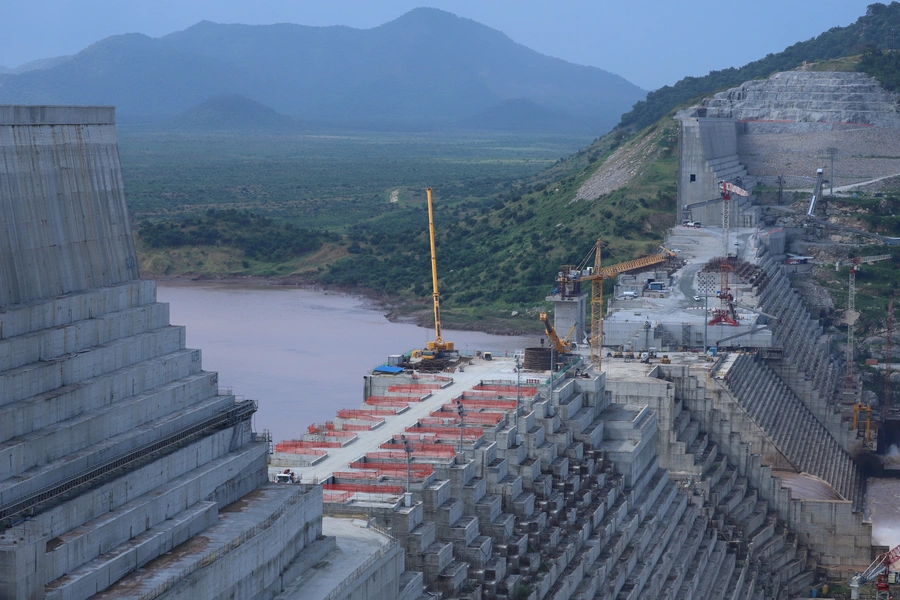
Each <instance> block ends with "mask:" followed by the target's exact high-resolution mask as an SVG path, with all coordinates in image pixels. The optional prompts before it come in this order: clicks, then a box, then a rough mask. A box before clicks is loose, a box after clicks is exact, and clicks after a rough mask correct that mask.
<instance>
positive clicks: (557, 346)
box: [540, 312, 575, 354]
mask: <svg viewBox="0 0 900 600" xmlns="http://www.w3.org/2000/svg"><path fill="white" fill-rule="evenodd" d="M540 318H541V323H543V324H544V331H545V332H546V333H547V337H548V338H549V339H550V343H551V344H553V349H554V350H556V351H557V352H559V353H560V354H563V353H566V352H569V346H568V345H567V344H566V342H565V341H564V340H561V339H559V336H558V335H557V334H556V329H555V328H554V327H553V325H551V324H550V319H548V318H547V313H544V312H542V313H541V317H540ZM572 329H573V330H574V329H575V326H574V325H573V326H572ZM571 334H572V331H569V335H571ZM566 339H568V336H566Z"/></svg>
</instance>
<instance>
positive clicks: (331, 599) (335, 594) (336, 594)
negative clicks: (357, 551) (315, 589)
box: [323, 539, 398, 600]
mask: <svg viewBox="0 0 900 600" xmlns="http://www.w3.org/2000/svg"><path fill="white" fill-rule="evenodd" d="M397 545H398V542H396V541H394V540H393V539H392V541H390V542H388V543H387V544H385V545H384V546H382V547H381V549H380V550H378V552H376V553H375V554H373V555H372V556H370V557H369V558H367V559H366V560H365V562H363V564H361V565H359V566H358V567H357V568H356V570H355V571H353V572H352V573H350V575H348V576H347V577H345V578H344V580H343V581H342V582H340V583H339V584H338V586H337V587H336V588H334V589H333V590H331V591H330V592H329V593H328V595H327V596H325V598H323V600H335V599H336V598H340V597H341V594H343V593H344V592H345V591H346V590H347V588H348V587H350V586H351V585H353V584H354V583H357V581H356V579H357V577H359V576H360V575H361V574H362V573H363V572H365V570H366V569H368V568H369V567H371V566H372V565H374V564H375V563H376V562H378V561H379V560H381V559H382V558H384V555H385V554H387V553H388V552H390V551H391V550H392V549H393V548H394V547H395V546H397Z"/></svg>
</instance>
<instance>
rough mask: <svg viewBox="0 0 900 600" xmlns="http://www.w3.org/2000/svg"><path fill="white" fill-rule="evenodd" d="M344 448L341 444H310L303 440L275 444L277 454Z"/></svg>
mask: <svg viewBox="0 0 900 600" xmlns="http://www.w3.org/2000/svg"><path fill="white" fill-rule="evenodd" d="M341 446H343V444H341V442H309V441H303V440H286V441H284V442H278V443H277V444H275V452H293V453H294V454H306V452H298V450H301V449H308V448H340V447H341Z"/></svg>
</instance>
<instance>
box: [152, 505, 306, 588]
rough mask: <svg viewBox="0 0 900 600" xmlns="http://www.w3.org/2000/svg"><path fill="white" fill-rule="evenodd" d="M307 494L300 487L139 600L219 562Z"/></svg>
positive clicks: (270, 524) (266, 527)
mask: <svg viewBox="0 0 900 600" xmlns="http://www.w3.org/2000/svg"><path fill="white" fill-rule="evenodd" d="M307 492H308V490H307V489H305V488H304V487H301V489H299V490H297V492H296V493H294V495H292V496H291V497H290V498H288V500H287V501H286V502H285V503H284V504H282V505H281V506H279V507H278V508H276V509H275V510H274V511H272V514H271V515H269V516H268V517H266V518H265V520H263V521H260V522H259V523H257V524H256V525H254V526H253V527H251V528H250V529H248V530H247V531H245V532H244V533H242V534H240V535H239V536H237V537H236V538H234V539H233V540H231V541H230V542H228V543H227V544H225V545H224V546H222V547H221V548H218V549H217V550H215V551H213V552H211V553H209V554H207V555H206V556H204V557H203V558H202V559H201V560H198V561H196V562H194V563H193V564H191V565H189V566H187V567H185V568H184V569H182V570H181V572H180V573H179V574H178V576H177V577H172V578H169V579H168V580H166V581H164V582H163V583H161V584H160V585H158V586H157V587H155V588H153V589H152V590H149V591H148V592H146V593H144V594H143V595H142V596H141V597H140V599H139V600H153V598H158V597H159V596H161V595H162V594H164V593H165V592H166V591H168V590H169V588H171V587H172V586H173V585H176V584H178V583H181V582H182V581H184V579H185V577H187V576H188V575H190V574H191V573H194V572H195V571H199V570H200V569H202V568H203V567H207V566H209V565H211V564H212V563H214V562H216V561H217V560H219V559H220V558H222V557H223V556H225V555H226V554H228V553H229V552H231V551H232V550H234V549H235V548H237V547H238V546H240V545H241V544H243V543H244V542H246V541H247V540H249V539H251V538H253V537H256V536H257V535H259V533H260V532H261V531H263V530H264V529H268V528H269V527H271V526H272V525H273V524H274V523H275V521H277V520H278V519H280V518H281V516H282V515H283V514H284V511H286V510H287V509H288V508H290V507H291V506H294V505H295V504H297V503H298V502H300V500H301V499H303V498H304V497H305V496H306V494H307Z"/></svg>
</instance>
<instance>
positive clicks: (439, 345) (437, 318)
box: [425, 188, 453, 356]
mask: <svg viewBox="0 0 900 600" xmlns="http://www.w3.org/2000/svg"><path fill="white" fill-rule="evenodd" d="M425 193H426V195H427V197H428V235H429V237H430V238H431V283H432V285H433V287H434V291H433V292H432V294H431V296H432V298H433V300H434V341H433V342H428V343H427V344H426V345H425V347H426V348H427V349H428V350H430V351H432V352H434V354H435V355H438V356H439V355H441V354H443V353H444V352H453V342H445V341H444V338H443V337H442V336H441V294H440V292H439V291H438V274H437V253H436V252H435V248H434V209H433V207H432V201H431V188H427V189H426V190H425Z"/></svg>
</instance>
